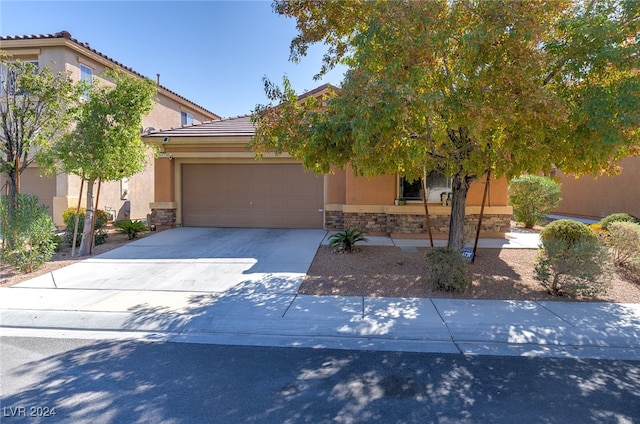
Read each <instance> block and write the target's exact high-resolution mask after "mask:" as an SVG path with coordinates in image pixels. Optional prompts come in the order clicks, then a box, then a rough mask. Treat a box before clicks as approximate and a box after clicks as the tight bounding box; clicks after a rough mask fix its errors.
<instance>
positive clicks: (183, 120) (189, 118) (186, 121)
mask: <svg viewBox="0 0 640 424" xmlns="http://www.w3.org/2000/svg"><path fill="white" fill-rule="evenodd" d="M180 124H181V125H192V124H193V115H192V114H190V113H187V112H180Z"/></svg>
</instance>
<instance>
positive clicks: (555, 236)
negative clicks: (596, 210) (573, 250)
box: [540, 219, 598, 247]
mask: <svg viewBox="0 0 640 424" xmlns="http://www.w3.org/2000/svg"><path fill="white" fill-rule="evenodd" d="M540 239H541V240H542V244H543V245H544V244H545V243H546V242H549V241H563V242H564V243H566V245H567V247H571V246H573V245H574V244H577V243H581V242H586V243H590V242H591V243H597V242H598V236H597V235H596V233H595V232H593V230H591V228H589V227H588V226H586V225H585V224H583V223H581V222H578V221H573V220H571V219H559V220H557V221H553V222H552V223H550V224H549V225H547V226H546V227H544V228H543V229H542V231H540Z"/></svg>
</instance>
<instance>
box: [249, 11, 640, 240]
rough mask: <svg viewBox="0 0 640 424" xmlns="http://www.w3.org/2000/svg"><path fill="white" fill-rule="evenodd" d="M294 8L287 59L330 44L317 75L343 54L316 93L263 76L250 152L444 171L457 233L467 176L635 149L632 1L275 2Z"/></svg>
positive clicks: (595, 167) (380, 169) (588, 164)
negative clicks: (326, 85)
mask: <svg viewBox="0 0 640 424" xmlns="http://www.w3.org/2000/svg"><path fill="white" fill-rule="evenodd" d="M274 9H275V11H276V12H277V13H280V14H283V15H286V16H289V17H293V18H295V19H296V21H297V28H298V31H299V33H298V35H297V37H296V38H294V40H293V41H292V44H291V56H292V59H293V60H300V59H301V57H303V56H304V55H305V53H306V49H307V48H308V46H309V45H311V44H313V43H317V42H322V43H325V44H326V45H328V46H329V48H328V51H327V53H326V55H325V58H324V65H323V68H322V69H321V70H320V75H322V74H323V73H324V72H326V71H327V70H328V69H330V68H331V67H333V66H334V65H335V64H337V63H344V64H346V65H348V67H349V70H348V72H347V73H346V75H345V79H344V81H343V84H342V87H341V90H340V91H339V92H338V93H336V94H335V95H334V96H333V98H331V99H329V100H328V101H327V102H326V107H320V105H319V104H318V103H317V102H316V101H315V100H314V99H307V100H306V101H303V102H300V101H299V98H298V97H297V96H296V94H295V92H294V91H293V90H292V89H291V86H290V84H289V82H288V81H287V80H286V78H285V81H284V84H283V87H282V88H279V87H277V86H275V85H274V84H272V83H270V82H268V81H267V82H266V83H265V86H266V91H267V94H268V95H269V97H270V99H271V100H272V102H271V104H268V105H262V106H258V107H256V109H255V111H254V117H255V120H256V121H257V123H258V131H257V133H256V136H255V138H254V140H253V142H252V146H253V148H254V149H255V150H256V151H257V152H258V153H261V152H263V151H267V150H275V151H287V152H289V153H290V154H292V155H293V156H294V157H296V158H299V159H302V160H303V163H304V165H305V166H306V167H307V168H310V169H313V170H315V171H316V172H330V170H331V166H339V167H342V168H344V167H346V166H347V165H350V166H352V167H353V169H354V171H355V172H356V173H358V174H362V175H378V174H382V173H399V174H402V175H405V176H407V177H409V178H412V177H414V178H415V177H419V176H422V175H424V171H425V170H427V171H431V170H434V169H439V170H441V171H442V172H443V173H445V174H446V175H447V176H448V177H451V178H452V191H453V201H452V213H451V221H450V231H449V241H448V244H449V246H450V247H452V248H460V247H462V243H463V229H464V214H465V203H466V195H467V190H468V188H469V185H470V184H471V183H472V182H473V181H474V180H476V179H478V178H479V177H481V176H482V175H484V174H485V173H487V172H489V171H491V172H493V174H494V175H496V176H503V175H504V176H508V177H511V176H514V175H518V174H520V173H522V172H539V171H543V170H545V169H548V168H549V167H550V166H551V165H552V164H555V165H556V166H558V167H560V168H561V169H563V170H564V171H567V172H576V173H592V174H598V173H602V172H615V171H616V168H615V163H616V161H617V160H618V159H620V158H622V157H625V156H628V155H630V154H638V153H639V151H640V148H639V142H640V130H639V128H640V114H639V113H638V110H640V100H639V99H640V96H639V95H640V72H638V63H639V61H638V58H639V57H640V55H639V54H640V48H639V43H640V41H639V36H638V34H639V31H640V2H635V1H625V0H619V1H618V0H602V1H591V2H583V1H575V2H574V1H562V0H549V1H545V0H539V1H523V2H514V1H508V0H502V1H501V0H494V1H450V0H433V1H415V0H407V1H393V2H387V1H362V2H360V1H350V2H315V1H303V0H300V1H280V0H278V1H275V3H274Z"/></svg>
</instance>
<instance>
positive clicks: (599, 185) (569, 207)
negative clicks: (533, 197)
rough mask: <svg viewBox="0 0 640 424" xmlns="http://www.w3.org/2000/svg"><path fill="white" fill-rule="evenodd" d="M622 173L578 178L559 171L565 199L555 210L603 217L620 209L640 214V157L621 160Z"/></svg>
mask: <svg viewBox="0 0 640 424" xmlns="http://www.w3.org/2000/svg"><path fill="white" fill-rule="evenodd" d="M619 166H620V167H621V168H622V172H621V173H620V174H619V175H616V176H610V177H609V176H601V177H598V178H594V177H592V176H589V175H587V176H583V177H580V178H575V177H574V176H573V175H566V174H563V173H561V172H558V177H559V182H560V183H561V184H562V201H561V202H560V205H559V206H558V208H557V209H556V211H555V212H554V213H556V214H559V215H568V216H578V217H583V218H593V219H600V218H604V217H605V216H607V215H610V214H612V213H617V212H625V213H628V214H631V215H634V216H638V217H640V187H639V186H638V182H639V181H640V157H633V156H632V157H627V158H625V159H623V160H621V161H620V162H619Z"/></svg>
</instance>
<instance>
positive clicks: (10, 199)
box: [2, 171, 20, 249]
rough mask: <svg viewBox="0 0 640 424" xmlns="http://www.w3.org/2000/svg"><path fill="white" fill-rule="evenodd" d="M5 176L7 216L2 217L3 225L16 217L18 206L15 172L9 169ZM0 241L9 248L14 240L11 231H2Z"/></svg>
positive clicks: (8, 223) (11, 221)
mask: <svg viewBox="0 0 640 424" xmlns="http://www.w3.org/2000/svg"><path fill="white" fill-rule="evenodd" d="M6 176H7V177H8V178H7V217H5V218H3V219H4V225H13V224H12V223H13V222H14V221H15V219H16V208H17V207H18V193H19V191H20V190H19V187H18V184H17V181H16V172H15V171H11V172H8V173H7V174H6ZM3 233H4V234H3V236H4V237H3V238H2V241H3V243H4V245H5V247H6V248H7V249H11V248H12V247H13V245H14V240H13V236H12V232H11V231H3Z"/></svg>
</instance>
